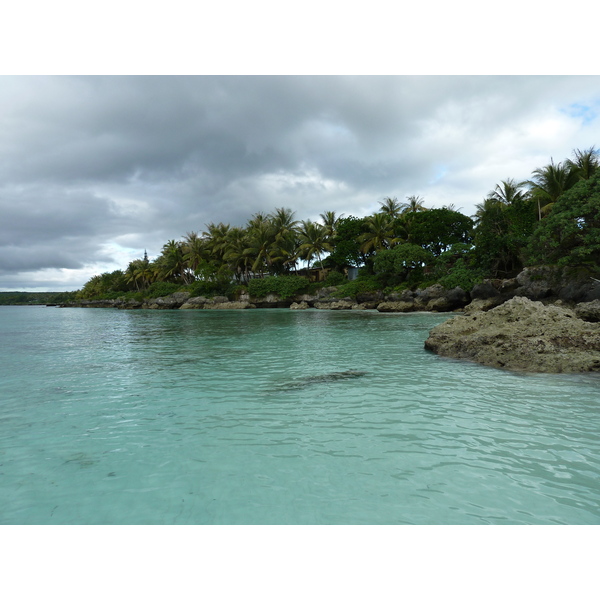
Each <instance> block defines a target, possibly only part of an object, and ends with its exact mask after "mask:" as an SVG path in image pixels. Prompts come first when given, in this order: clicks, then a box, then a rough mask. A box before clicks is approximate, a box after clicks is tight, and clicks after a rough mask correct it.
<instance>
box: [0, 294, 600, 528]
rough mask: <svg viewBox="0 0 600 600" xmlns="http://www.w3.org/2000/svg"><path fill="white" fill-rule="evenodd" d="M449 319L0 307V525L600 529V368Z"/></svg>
mask: <svg viewBox="0 0 600 600" xmlns="http://www.w3.org/2000/svg"><path fill="white" fill-rule="evenodd" d="M451 316H452V315H451V314H430V313H410V314H380V313H377V312H376V311H324V310H313V309H311V310H306V311H292V310H284V309H265V310H240V311H229V310H222V311H219V310H197V311H193V310H189V311H182V310H175V311H158V310H135V311H119V310H114V309H79V308H71V309H68V308H57V307H32V306H22V307H21V306H9V307H6V306H3V307H0V341H1V344H0V374H1V378H0V523H1V524H16V525H31V524H38V525H48V524H62V525H66V524H79V525H91V524H114V525H120V524H131V525H135V524H146V525H156V524H168V525H178V524H181V525H208V524H214V525H225V524H227V525H254V524H262V525H269V524H277V525H296V524H306V525H329V524H346V525H358V524H367V525H404V524H416V525H425V524H431V525H447V524H448V525H450V524H463V525H469V524H475V525H483V524H511V525H526V524H547V525H551V524H570V525H577V524H588V525H591V524H600V433H599V432H600V378H599V377H598V376H597V375H578V374H575V375H573V374H550V375H549V374H520V373H512V372H507V371H500V370H496V369H492V368H488V367H483V366H481V365H477V364H473V363H469V362H462V361H455V360H451V359H447V358H442V357H439V356H436V355H434V354H431V353H429V352H427V351H425V350H424V349H423V342H424V341H425V339H426V338H427V335H428V331H429V330H430V329H431V328H432V327H434V326H435V325H437V324H438V323H441V322H442V321H444V320H446V319H448V318H450V317H451Z"/></svg>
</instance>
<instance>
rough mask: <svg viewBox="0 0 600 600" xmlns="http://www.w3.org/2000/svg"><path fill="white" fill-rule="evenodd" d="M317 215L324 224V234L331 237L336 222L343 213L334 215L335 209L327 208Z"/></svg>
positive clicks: (335, 227)
mask: <svg viewBox="0 0 600 600" xmlns="http://www.w3.org/2000/svg"><path fill="white" fill-rule="evenodd" d="M319 216H320V217H321V221H323V225H324V226H325V235H326V236H327V238H329V239H331V238H333V237H334V236H335V234H336V231H337V226H338V223H339V222H340V219H341V218H342V217H343V216H344V214H343V213H342V214H341V215H340V216H339V217H338V216H336V214H335V211H333V210H328V211H325V212H324V213H321V214H320V215H319Z"/></svg>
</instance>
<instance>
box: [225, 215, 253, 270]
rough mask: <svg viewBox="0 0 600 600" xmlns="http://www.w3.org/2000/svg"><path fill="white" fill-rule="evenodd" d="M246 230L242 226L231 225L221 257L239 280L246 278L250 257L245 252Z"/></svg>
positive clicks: (246, 245) (249, 266) (250, 265)
mask: <svg viewBox="0 0 600 600" xmlns="http://www.w3.org/2000/svg"><path fill="white" fill-rule="evenodd" d="M247 248H248V231H247V230H246V229H243V228H242V227H232V228H231V229H230V230H229V232H228V233H227V248H226V250H225V251H224V253H223V259H224V260H225V261H226V262H227V264H228V266H229V269H231V271H233V273H234V274H235V276H236V277H237V279H238V280H239V281H244V280H246V281H247V280H248V277H249V273H250V269H251V267H252V258H251V257H250V256H249V255H248V254H247V253H246V249H247Z"/></svg>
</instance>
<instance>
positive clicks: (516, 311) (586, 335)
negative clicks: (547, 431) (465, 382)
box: [425, 296, 600, 373]
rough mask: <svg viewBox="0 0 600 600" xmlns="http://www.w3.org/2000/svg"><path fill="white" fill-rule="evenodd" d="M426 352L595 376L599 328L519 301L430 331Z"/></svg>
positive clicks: (599, 365)
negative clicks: (592, 373) (592, 374)
mask: <svg viewBox="0 0 600 600" xmlns="http://www.w3.org/2000/svg"><path fill="white" fill-rule="evenodd" d="M590 304H591V303H590ZM589 308H590V309H591V308H593V307H589ZM578 313H579V314H581V315H583V314H585V311H582V310H579V311H578ZM425 348H426V349H427V350H431V351H432V352H435V353H436V354H439V355H441V356H446V357H450V358H459V359H467V360H471V361H475V362H478V363H481V364H483V365H487V366H490V367H497V368H504V369H511V370H516V371H528V372H538V373H568V372H600V323H597V322H589V321H584V320H583V319H581V318H579V317H578V316H577V313H576V312H575V311H574V310H571V309H568V308H564V307H561V306H556V305H549V306H545V305H544V304H542V303H541V302H539V301H533V300H529V299H528V298H525V297H521V296H518V297H515V298H512V299H511V300H508V301H506V302H504V303H503V304H501V305H500V306H498V307H496V308H493V309H491V310H489V311H487V312H476V313H474V314H472V315H469V316H457V317H454V318H453V319H450V320H448V321H446V322H445V323H442V324H441V325H438V326H437V327H434V328H433V329H432V330H431V331H430V334H429V338H428V339H427V340H426V341H425Z"/></svg>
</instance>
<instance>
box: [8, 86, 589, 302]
mask: <svg viewBox="0 0 600 600" xmlns="http://www.w3.org/2000/svg"><path fill="white" fill-rule="evenodd" d="M599 112H600V77H596V76H589V77H578V76H565V77H559V76H547V77H529V76H518V77H505V76H494V77H482V76H479V77H466V76H455V77H453V76H444V77H439V76H424V77H413V76H389V77H378V76H365V77H330V76H315V77H309V76H289V77H279V76H247V77H245V76H227V77H214V76H189V77H175V76H167V77H159V76H154V77H129V76H119V77H105V76H93V77H51V76H41V77H33V76H31V77H29V76H28V77H0V119H1V123H0V132H1V133H0V290H74V289H79V288H80V287H81V286H82V285H83V284H84V283H85V282H86V281H87V280H88V279H89V278H90V277H91V276H92V275H94V274H97V273H102V272H105V271H113V270H115V269H118V268H122V269H124V268H126V266H127V264H128V262H129V261H131V260H133V259H135V258H140V257H141V256H142V255H143V252H144V250H145V249H146V250H147V251H148V254H149V256H150V257H154V256H156V255H157V254H159V253H160V250H161V247H162V245H163V244H164V243H166V242H167V241H168V240H169V239H180V238H182V237H183V236H184V235H185V233H187V232H189V231H199V232H201V231H203V230H204V229H205V225H206V224H207V223H210V222H215V223H217V222H219V221H222V222H224V223H230V224H231V225H243V224H245V223H246V222H247V220H248V219H249V218H250V217H251V216H252V214H254V213H256V212H258V211H264V212H269V211H272V210H273V209H274V208H276V207H289V208H292V209H294V210H295V211H296V217H297V218H298V219H313V220H316V219H318V218H319V214H320V213H322V212H324V211H326V210H334V211H336V213H338V214H339V213H343V214H345V215H346V216H348V215H355V216H364V215H366V214H370V213H372V212H374V211H376V210H377V209H378V207H379V202H380V201H381V200H383V198H384V197H386V196H392V197H397V198H398V199H399V200H404V199H405V198H406V196H409V195H413V194H414V195H419V196H422V197H423V198H424V199H425V205H426V206H428V207H441V206H444V205H450V204H453V205H454V206H455V207H456V208H457V209H458V210H460V211H461V212H463V213H464V214H466V215H472V214H473V213H474V212H475V205H476V204H477V203H479V202H481V201H482V199H483V197H484V196H485V195H486V194H487V193H488V192H489V191H490V190H492V189H493V188H494V186H495V185H496V183H498V182H499V181H500V180H502V179H506V178H508V177H513V178H515V179H527V178H529V177H530V175H531V172H532V170H533V169H535V168H537V167H540V166H544V165H545V164H547V163H549V162H550V159H551V158H553V159H554V160H555V161H562V160H564V159H565V158H568V157H569V156H571V152H572V150H573V149H575V148H579V149H585V148H589V147H590V146H593V145H595V146H596V148H598V147H600V119H599V116H598V115H599Z"/></svg>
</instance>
